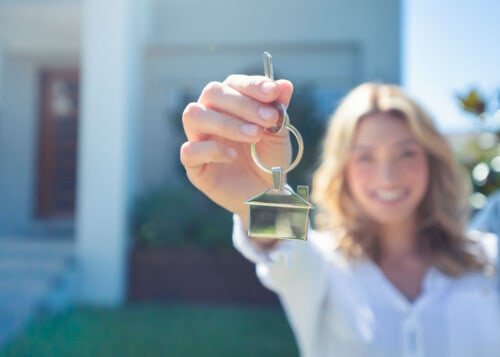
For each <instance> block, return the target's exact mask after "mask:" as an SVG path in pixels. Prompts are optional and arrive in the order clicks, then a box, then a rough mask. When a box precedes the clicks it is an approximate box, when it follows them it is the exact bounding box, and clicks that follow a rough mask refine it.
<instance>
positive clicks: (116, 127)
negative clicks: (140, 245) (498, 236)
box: [0, 0, 401, 306]
mask: <svg viewBox="0 0 500 357" xmlns="http://www.w3.org/2000/svg"><path fill="white" fill-rule="evenodd" d="M400 6H401V5H400V1H398V0H384V1H371V0H356V1H345V0H332V1H325V0H310V1H294V2H290V1H284V0H273V1H263V0H255V1H233V2H227V1H223V0H213V1H210V2H201V1H192V0H183V1H181V0H147V1H140V2H139V1H132V0H108V1H105V2H102V1H98V0H38V1H28V0H17V1H10V0H0V239H6V238H7V237H9V239H17V237H26V236H30V237H32V239H39V240H42V241H43V240H44V239H50V237H53V236H54V235H60V236H65V237H67V238H64V239H70V240H72V241H73V242H74V249H75V254H76V257H77V261H78V269H79V284H78V285H79V289H80V290H79V292H78V296H79V300H80V301H81V302H82V303H91V304H100V305H111V306H113V305H118V304H120V303H122V302H123V301H124V299H125V298H126V284H127V281H126V280H127V279H126V276H127V274H126V273H127V252H128V249H129V247H130V232H129V229H128V222H129V218H130V210H131V208H132V205H133V201H134V198H135V197H136V196H137V195H138V194H140V193H141V192H145V191H147V190H150V189H152V188H155V187H159V186H162V185H167V184H169V183H170V182H173V181H176V180H183V179H184V177H182V175H179V174H177V173H176V171H175V170H173V169H172V168H173V167H175V166H176V165H178V150H179V148H178V144H177V142H178V140H177V138H178V135H179V133H178V131H177V130H176V127H178V122H179V120H180V115H179V114H180V111H181V110H182V107H183V105H185V103H186V101H187V100H192V99H195V98H196V94H197V93H199V92H200V90H201V88H202V87H203V85H204V84H205V83H207V82H209V81H211V80H223V79H224V78H225V77H226V76H227V75H228V74H231V73H261V72H262V71H263V69H262V52H263V51H269V52H270V53H271V54H272V55H273V58H274V65H275V73H276V75H277V76H278V77H285V78H288V79H290V80H292V81H293V82H294V83H295V85H300V84H307V85H309V86H313V87H314V88H316V90H317V95H318V101H320V102H325V101H328V99H327V98H328V97H329V96H331V97H335V96H337V97H338V96H339V95H341V94H342V93H345V92H346V91H347V90H349V89H350V88H352V87H353V86H355V85H357V84H359V83H361V82H363V81H367V80H375V81H383V82H392V83H398V82H399V81H400V67H401V65H400V61H401V59H400V57H401V56H400V52H401V50H400V46H401V44H400V36H401V20H400ZM292 100H293V99H292ZM19 239H20V238H19Z"/></svg>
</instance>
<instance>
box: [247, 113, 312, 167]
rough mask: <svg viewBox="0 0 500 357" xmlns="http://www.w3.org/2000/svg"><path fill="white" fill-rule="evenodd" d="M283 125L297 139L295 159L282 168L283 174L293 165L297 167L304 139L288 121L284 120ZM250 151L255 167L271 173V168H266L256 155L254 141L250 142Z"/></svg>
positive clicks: (302, 151) (302, 150)
mask: <svg viewBox="0 0 500 357" xmlns="http://www.w3.org/2000/svg"><path fill="white" fill-rule="evenodd" d="M284 127H285V128H286V129H288V130H289V131H290V132H291V133H292V134H293V136H295V139H296V140H297V144H298V148H297V157H296V158H295V160H293V162H292V163H291V164H290V166H288V167H287V168H286V169H283V174H286V173H288V172H290V171H292V170H293V169H294V168H295V167H297V165H298V164H299V162H300V160H301V159H302V154H303V153H304V141H303V140H302V136H301V135H300V133H299V131H298V130H297V128H295V127H294V126H293V125H292V124H290V123H289V122H288V121H286V124H285V125H284ZM250 153H251V154H252V159H253V161H254V162H255V164H256V165H257V167H259V169H261V170H262V171H265V172H267V173H270V174H272V173H273V170H272V169H270V168H268V167H267V166H266V165H264V164H263V163H262V162H261V161H260V159H259V157H258V156H257V150H256V149H255V143H251V144H250Z"/></svg>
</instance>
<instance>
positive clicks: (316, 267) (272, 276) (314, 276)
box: [233, 216, 329, 355]
mask: <svg viewBox="0 0 500 357" xmlns="http://www.w3.org/2000/svg"><path fill="white" fill-rule="evenodd" d="M308 236H309V238H308V240H307V241H292V240H284V241H283V242H281V243H280V244H278V245H277V246H276V247H273V248H271V249H269V250H265V251H264V250H261V249H259V248H258V247H257V246H256V245H253V244H252V243H251V238H249V237H248V235H247V233H246V232H245V230H244V228H243V225H242V224H241V221H240V219H239V217H237V216H234V230H233V243H234V246H235V248H236V249H237V250H239V251H240V252H241V253H242V254H243V256H245V257H246V258H247V259H249V260H250V261H253V262H254V263H256V273H257V276H258V278H259V280H260V281H261V282H262V284H263V285H264V286H265V287H267V288H268V289H270V290H272V291H274V292H275V293H277V294H278V296H279V298H280V300H281V303H282V305H283V308H284V310H285V313H286V314H287V317H288V320H289V322H290V325H291V327H292V329H293V331H294V333H295V335H296V337H297V341H298V343H299V348H300V349H301V351H302V353H304V352H305V351H307V350H308V349H309V348H310V347H309V346H310V344H311V342H312V341H314V339H315V336H316V335H317V331H316V330H317V326H318V321H319V320H320V318H319V314H320V313H321V309H322V307H323V304H324V302H325V297H326V292H327V286H328V264H329V263H328V262H327V260H326V259H325V257H324V254H323V253H322V252H321V249H320V248H319V246H318V245H317V244H314V243H313V242H314V240H316V239H317V238H318V236H316V234H315V232H314V231H313V230H309V234H308ZM306 355H307V353H306Z"/></svg>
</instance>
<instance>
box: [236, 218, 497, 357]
mask: <svg viewBox="0 0 500 357" xmlns="http://www.w3.org/2000/svg"><path fill="white" fill-rule="evenodd" d="M234 220H235V222H234V223H235V224H234V232H233V242H234V245H235V247H236V249H238V250H239V251H240V252H241V253H242V254H243V255H244V256H245V257H247V258H248V259H249V260H251V261H253V262H254V263H256V272H257V276H258V277H259V279H260V281H261V282H262V284H263V285H264V286H266V287H267V288H269V289H270V290H272V291H274V292H276V293H277V294H278V296H279V298H280V300H281V303H282V305H283V308H284V311H285V313H286V315H287V318H288V320H289V322H290V325H291V327H292V329H293V331H294V334H295V337H296V339H297V343H298V346H299V350H300V352H301V356H304V357H321V356H346V357H356V356H363V357H365V356H384V357H391V356H398V357H399V356H422V357H424V356H426V357H427V356H429V357H431V356H439V357H443V356H450V357H461V356H464V357H465V356H474V357H480V356H481V357H488V356H492V357H493V356H500V305H499V303H500V298H499V294H498V290H497V287H496V283H495V279H496V277H494V276H485V275H482V274H479V273H470V274H466V275H464V276H462V277H459V278H451V277H448V276H446V275H444V274H443V273H441V272H440V271H439V270H437V269H435V268H430V269H429V270H428V272H427V273H426V275H425V278H424V281H423V286H422V293H421V294H420V296H419V297H418V298H417V299H416V300H415V301H413V302H410V301H409V300H408V299H406V297H405V296H404V295H403V294H402V293H401V292H400V291H399V290H398V289H396V288H395V286H394V285H392V283H391V282H390V281H389V280H388V279H387V278H386V277H385V275H384V274H383V273H382V271H381V270H380V269H379V268H378V266H377V265H376V264H375V263H373V262H372V261H371V260H368V259H367V260H361V261H356V262H352V261H348V260H346V259H345V258H343V256H342V255H341V254H340V253H339V252H338V251H336V250H335V247H334V245H333V239H331V237H329V236H327V235H326V234H325V233H319V232H316V231H313V230H311V231H310V232H309V238H308V241H306V242H303V241H283V242H282V243H281V244H280V245H279V246H278V247H277V248H275V249H272V250H270V251H259V250H258V248H256V246H254V245H252V244H251V242H250V240H249V238H248V237H247V235H246V233H245V232H244V230H243V226H242V224H241V222H240V220H239V218H238V217H237V216H235V218H234ZM490 247H491V244H490ZM494 252H496V250H495V251H494ZM494 252H493V253H492V256H494V254H495V253H494Z"/></svg>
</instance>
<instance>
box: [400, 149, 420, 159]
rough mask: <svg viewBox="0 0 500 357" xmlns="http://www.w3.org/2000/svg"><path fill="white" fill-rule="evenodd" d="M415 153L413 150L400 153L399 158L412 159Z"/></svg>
mask: <svg viewBox="0 0 500 357" xmlns="http://www.w3.org/2000/svg"><path fill="white" fill-rule="evenodd" d="M416 155H417V153H416V152H415V151H414V150H406V151H403V152H402V153H401V157H404V158H412V157H415V156H416Z"/></svg>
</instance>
